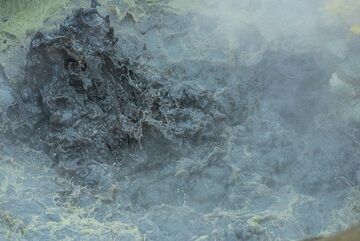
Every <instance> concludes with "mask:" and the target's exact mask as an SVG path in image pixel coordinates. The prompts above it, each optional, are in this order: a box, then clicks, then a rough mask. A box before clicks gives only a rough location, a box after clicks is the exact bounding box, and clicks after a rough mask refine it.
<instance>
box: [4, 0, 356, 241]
mask: <svg viewBox="0 0 360 241" xmlns="http://www.w3.org/2000/svg"><path fill="white" fill-rule="evenodd" d="M98 2H99V3H100V4H101V6H99V7H98V11H99V12H100V14H103V15H106V14H109V15H110V17H109V19H110V25H111V26H112V27H113V28H114V36H115V37H116V38H117V39H118V42H117V46H116V48H115V50H114V51H115V52H116V58H117V59H119V60H122V59H126V60H127V61H125V62H126V63H128V64H129V65H131V66H132V70H134V71H137V73H138V74H139V75H138V76H141V77H142V76H145V77H144V78H146V80H147V81H149V82H150V83H152V85H151V86H152V88H153V89H151V88H149V89H147V91H148V92H151V91H154V92H155V89H157V88H158V89H159V88H160V87H159V86H162V85H163V84H164V83H165V84H166V83H170V84H168V85H169V87H168V88H169V89H170V90H171V91H168V92H166V98H168V99H166V100H167V101H166V103H165V104H168V102H171V99H170V98H171V97H172V96H175V97H177V98H178V99H181V101H182V102H181V101H179V103H180V102H181V103H186V105H190V104H189V103H188V102H187V99H186V98H184V99H182V98H183V95H185V96H186V95H187V93H186V91H185V90H184V88H182V86H192V90H197V91H198V90H204V91H206V92H207V93H212V95H211V98H213V99H212V101H214V103H219V105H218V106H217V109H219V112H217V113H210V114H208V115H206V118H214V119H215V120H217V122H216V123H219V126H217V127H216V128H213V129H212V128H210V127H208V126H205V127H206V128H208V129H206V130H210V131H211V130H218V129H220V130H221V133H220V134H218V139H216V138H214V139H215V140H206V141H203V142H202V139H201V138H199V140H198V142H197V143H196V144H194V143H195V142H192V143H190V144H189V143H188V142H187V138H186V137H184V138H183V139H182V140H181V141H183V142H184V143H185V144H183V142H179V143H182V145H184V153H180V154H178V153H177V154H176V155H172V154H173V153H171V152H169V148H168V147H169V145H170V144H169V143H171V141H168V142H166V143H164V142H161V143H160V144H159V143H158V142H159V139H156V138H149V139H148V140H142V141H141V142H139V143H135V144H133V145H131V146H128V147H127V148H126V150H125V149H124V150H123V149H121V148H120V150H117V152H116V154H117V155H118V156H116V158H111V157H110V158H109V160H103V161H96V162H94V160H93V159H95V158H93V157H91V156H90V157H91V158H89V159H91V161H90V160H87V159H85V158H83V159H81V157H80V159H79V160H80V161H79V162H72V160H68V162H66V161H67V160H65V162H64V160H62V162H61V163H59V161H58V160H57V159H56V158H55V156H56V155H57V154H56V150H57V149H56V146H55V147H54V146H51V147H48V146H46V145H45V144H46V143H45V144H44V140H43V139H41V138H40V137H38V136H37V134H39V133H41V132H42V131H44V130H36V128H34V130H35V133H34V134H33V135H32V136H31V138H29V139H26V140H23V139H21V138H20V137H21V135H22V133H21V132H16V126H15V125H16V124H17V122H13V123H11V124H9V125H8V128H9V130H12V129H11V128H13V131H14V133H16V135H14V134H12V135H11V138H10V136H6V135H5V136H4V135H1V139H0V240H1V241H2V240H4V241H8V240H9V241H12V240H21V241H23V240H24V241H42V240H44V241H45V240H46V241H47V240H64V241H70V240H71V241H73V240H74V241H75V240H76V241H78V240H84V241H87V240H94V241H95V240H103V241H108V240H114V241H118V240H119V241H123V240H124V241H127V240H129V241H285V240H286V241H287V240H292V241H300V240H304V239H306V238H310V237H315V236H319V235H322V236H327V235H330V234H332V233H335V232H338V231H341V230H344V229H346V228H348V227H350V226H352V225H355V224H358V223H360V201H359V200H360V187H359V185H360V163H359V158H360V152H359V148H360V135H359V133H360V129H359V126H360V125H359V123H360V122H359V120H360V118H359V113H360V112H359V99H358V97H359V95H358V93H359V86H360V85H357V83H358V82H357V81H360V76H356V74H354V73H355V72H356V71H355V72H354V73H353V72H352V71H350V72H349V71H347V70H348V69H351V68H350V67H352V66H355V64H356V63H355V62H354V61H353V60H354V59H358V58H359V56H360V48H359V46H360V45H358V44H357V43H358V42H357V41H358V40H359V38H358V35H359V29H358V25H359V22H360V21H359V15H358V14H357V13H356V11H357V9H359V7H360V6H359V4H358V2H357V1H350V0H333V1H324V2H321V1H319V2H315V1H301V0H292V1H288V0H276V1H275V0H241V1H240V0H239V1H236V0H227V1H223V2H222V1H215V0H214V1H210V0H209V1H201V0H196V1H195V0H194V1H180V0H166V1H165V0H164V1H159V0H143V1H140V0H131V1H130V0H127V1H125V0H102V1H98ZM0 3H1V4H0V18H1V19H0V20H1V21H0V40H1V41H0V65H1V66H0V67H1V68H0V88H1V90H2V91H0V93H6V94H7V95H5V94H4V95H3V96H0V107H1V108H0V111H1V116H3V110H4V108H5V107H6V106H5V105H8V103H9V102H11V101H14V100H18V98H23V96H24V95H25V94H24V93H23V92H20V91H19V92H16V93H15V94H13V96H14V98H13V99H14V100H12V98H10V97H8V96H12V95H11V94H12V92H11V91H10V90H9V89H11V88H13V87H14V89H15V90H16V88H15V87H16V84H17V83H25V84H24V85H25V86H26V84H29V83H33V82H36V81H35V80H37V79H41V80H42V81H45V80H44V77H43V75H35V77H34V76H33V77H34V79H33V80H31V81H30V80H28V79H26V78H24V75H25V73H28V72H27V71H29V70H26V69H25V68H24V66H25V65H26V62H27V59H26V54H27V53H28V51H29V46H30V40H31V39H32V38H34V34H35V32H36V31H37V30H41V31H43V32H46V33H49V32H51V31H58V30H59V28H60V25H61V23H62V22H63V21H64V19H65V17H66V16H68V15H71V14H72V12H73V9H74V8H78V7H89V6H90V1H76V0H53V1H48V0H46V1H45V0H42V1H40V0H31V1H30V0H29V1H22V0H0ZM95 35H96V34H94V36H95ZM76 44H79V43H78V42H77V43H76ZM80 45H81V44H80ZM31 56H32V55H31ZM29 58H30V57H29ZM32 60H34V59H32ZM89 68H91V67H89ZM35 72H36V71H35ZM27 76H29V75H27ZM344 76H351V77H352V79H351V81H349V80H348V79H346V78H345V77H344ZM40 77H41V78H40ZM109 79H112V80H117V78H110V77H109ZM32 81H33V82H32ZM50 81H53V80H49V82H50ZM122 81H123V80H122ZM132 84H133V83H132ZM54 86H55V87H54V88H56V85H54ZM37 88H39V89H41V86H37ZM41 91H43V90H41ZM74 93H75V92H74ZM134 93H137V92H134ZM191 93H194V92H190V94H191ZM195 94H196V92H195ZM195 94H194V95H195ZM43 96H46V94H44V95H43ZM144 96H146V95H144ZM179 96H180V97H179ZM195 96H196V95H195ZM187 97H188V98H190V97H189V96H187ZM196 98H198V97H197V96H196ZM230 100H231V101H230ZM132 101H133V100H132ZM196 101H198V100H196ZM196 101H194V102H193V103H200V102H196ZM19 103H20V104H21V103H26V102H24V101H23V102H19ZM39 103H43V102H41V101H40V102H39ZM134 103H135V102H134ZM220 103H221V105H220ZM223 103H226V104H223ZM41 105H43V106H46V103H45V104H41ZM19 106H20V107H21V105H19ZM174 106H175V107H174V109H171V110H166V111H169V113H171V112H177V111H179V110H180V109H181V108H182V106H181V104H178V103H176V104H174ZM125 107H126V108H128V107H127V106H126V105H123V106H122V108H125ZM136 107H137V108H141V106H140V105H139V106H136ZM26 108H30V109H31V108H34V106H30V107H29V106H26ZM44 108H45V107H44ZM163 108H167V107H166V105H164V107H163ZM197 108H198V106H191V105H190V107H189V108H188V109H186V112H184V114H182V115H181V118H180V117H179V118H177V119H176V121H177V122H178V123H179V124H178V127H179V128H182V127H183V128H184V129H185V128H188V129H191V130H193V131H195V130H199V129H203V128H205V127H203V125H202V124H203V123H202V122H201V121H200V123H197V122H196V121H194V120H198V119H197V118H196V117H197V116H198V115H199V112H196V109H197ZM234 108H236V110H235V111H234ZM24 109H25V108H24ZM181 110H182V109H181ZM44 112H46V111H44ZM223 113H227V114H226V115H228V116H225V117H224V116H223ZM215 114H216V115H215ZM203 115H205V114H202V116H203ZM189 116H190V118H189ZM213 116H217V117H216V118H218V119H216V118H215V117H213ZM206 118H205V117H203V118H202V119H201V120H205V119H206ZM225 118H230V119H231V120H232V121H231V124H226V125H224V124H220V123H223V122H222V120H224V119H225ZM164 119H165V120H162V121H168V123H169V120H166V118H164ZM219 120H220V121H219ZM0 121H3V119H0ZM16 121H18V120H16ZM44 122H46V121H43V122H41V123H40V124H39V125H38V126H42V123H44ZM104 122H105V121H104ZM194 122H195V123H194ZM79 123H80V122H79ZM106 123H107V122H106ZM170 123H171V121H170ZM0 124H2V122H0ZM155 124H158V123H155ZM74 126H76V124H75V125H74ZM90 126H91V125H90ZM189 127H190V128H189ZM47 128H48V127H47ZM51 128H54V127H53V126H50V128H49V129H46V131H52V132H51V133H49V135H54V133H56V131H54V130H52V129H51ZM91 128H93V127H91ZM144 128H145V127H144ZM65 129H66V128H65ZM57 130H59V129H57ZM61 130H63V129H61ZM74 130H75V133H76V130H79V129H76V128H75V129H74ZM99 130H100V129H99ZM151 130H153V132H151V131H149V133H147V134H148V135H149V136H150V137H151V136H159V135H158V133H155V134H157V135H155V134H154V132H156V131H154V130H155V129H151ZM1 131H2V130H1ZM7 133H9V132H7ZM65 133H66V131H65ZM80 134H81V135H83V136H85V137H88V136H91V135H87V134H88V133H85V134H82V133H80ZM171 134H173V133H170V134H169V135H168V136H167V138H170V140H171V138H172V135H171ZM144 135H145V134H144ZM101 136H102V137H104V136H105V135H104V134H102V135H101ZM199 136H201V135H199ZM89 138H90V137H89ZM9 139H11V140H9ZM68 139H70V140H73V139H76V138H75V137H74V138H73V137H71V138H68ZM103 139H105V140H106V138H105V137H104V138H103ZM59 145H62V143H59ZM123 146H124V145H122V146H121V147H123ZM179 146H180V145H179ZM181 147H182V146H181ZM185 147H186V148H185ZM106 148H109V149H110V151H112V146H110V145H109V146H107V147H106ZM174 149H175V148H174ZM49 150H50V151H49ZM170 150H173V149H170ZM185 150H186V152H185ZM114 153H115V152H114ZM119 153H120V154H119ZM125 153H130V154H127V155H125ZM149 153H151V155H150V154H149ZM164 153H166V155H165V154H164ZM75 154H76V153H75ZM122 154H123V155H122ZM94 155H96V153H95V154H94ZM66 168H67V169H68V170H70V171H68V170H67V171H66V170H65V171H63V169H66ZM77 168H78V169H77ZM69 173H70V174H69ZM94 173H95V174H94ZM89 179H91V180H93V179H96V181H97V184H96V185H87V184H88V183H87V180H89Z"/></svg>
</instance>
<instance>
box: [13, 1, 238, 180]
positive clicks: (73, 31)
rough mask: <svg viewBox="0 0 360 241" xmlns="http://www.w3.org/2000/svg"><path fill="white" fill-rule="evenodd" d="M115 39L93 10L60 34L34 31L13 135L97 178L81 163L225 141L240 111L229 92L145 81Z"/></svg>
mask: <svg viewBox="0 0 360 241" xmlns="http://www.w3.org/2000/svg"><path fill="white" fill-rule="evenodd" d="M117 40H118V39H117V38H115V37H114V29H113V28H112V27H110V20H109V17H108V16H107V17H103V16H101V15H100V14H99V13H98V11H97V10H96V9H95V8H92V9H80V10H77V11H75V12H74V14H73V16H70V17H68V18H67V19H66V20H65V22H64V24H63V25H62V26H61V27H60V29H59V30H58V31H55V32H53V33H43V32H38V33H36V34H35V36H34V37H33V39H32V41H31V45H30V50H29V52H28V54H27V64H26V67H25V77H24V81H23V82H20V83H18V87H17V93H18V94H19V96H20V97H21V99H22V101H23V102H24V103H23V106H24V110H23V113H22V123H21V124H20V126H21V127H20V128H19V130H18V132H15V134H16V135H17V136H23V135H25V139H28V138H29V137H30V136H31V137H32V143H33V144H34V145H36V146H38V148H41V149H45V150H46V151H47V152H48V153H49V154H50V155H51V156H52V157H53V158H54V160H55V161H56V163H58V164H59V166H60V167H61V170H63V171H65V172H66V173H67V174H69V175H71V176H74V177H78V176H80V177H81V176H82V175H85V176H91V175H92V174H88V173H86V174H83V173H82V172H83V171H79V170H78V167H79V166H81V165H82V163H104V162H108V163H113V162H119V161H124V157H125V156H126V154H127V153H128V152H126V150H125V149H126V148H137V147H136V146H141V147H142V148H144V149H145V151H146V152H147V153H148V154H149V155H151V154H156V155H162V154H166V155H168V156H169V155H170V156H176V155H178V154H180V152H179V151H181V152H182V153H184V152H186V146H185V144H186V143H187V144H191V145H201V144H203V143H204V142H209V141H210V142H213V141H220V140H221V138H220V135H221V133H222V131H223V130H224V128H225V126H226V125H229V124H230V123H231V118H229V116H230V113H233V112H234V111H235V110H236V108H235V107H236V106H235V105H232V104H225V103H231V98H232V96H231V92H229V91H222V92H221V93H215V92H211V91H207V90H205V89H202V88H199V87H198V86H196V85H195V84H194V85H188V84H185V83H179V82H175V81H173V80H171V79H165V80H164V79H158V80H148V79H147V77H146V76H144V75H141V74H139V73H140V71H141V70H140V67H138V66H137V65H136V64H134V63H133V64H130V63H129V61H128V60H126V59H123V58H120V57H118V56H117V54H116V50H115V45H116V42H117ZM224 99H226V101H224ZM126 161H127V162H131V160H130V157H129V155H128V156H127V158H126ZM155 164H156V163H155ZM149 165H152V164H151V163H150V164H149ZM88 171H89V170H87V171H85V172H88ZM90 172H91V171H90ZM94 175H101V174H100V173H96V174H94ZM87 182H89V184H96V183H92V182H95V181H92V179H90V180H87Z"/></svg>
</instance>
